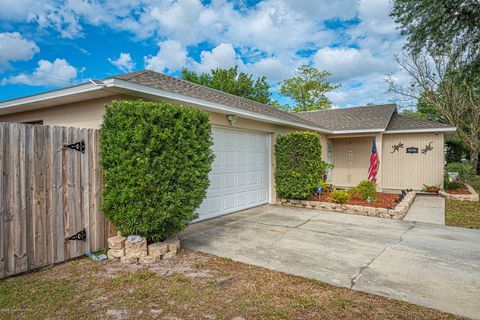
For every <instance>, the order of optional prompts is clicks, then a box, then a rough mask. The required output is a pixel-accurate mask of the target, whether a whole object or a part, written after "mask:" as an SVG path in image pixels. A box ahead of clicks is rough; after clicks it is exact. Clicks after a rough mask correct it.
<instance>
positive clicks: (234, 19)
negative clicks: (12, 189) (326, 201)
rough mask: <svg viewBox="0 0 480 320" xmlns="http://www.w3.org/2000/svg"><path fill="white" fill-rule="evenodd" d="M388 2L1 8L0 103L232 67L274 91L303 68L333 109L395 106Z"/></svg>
mask: <svg viewBox="0 0 480 320" xmlns="http://www.w3.org/2000/svg"><path fill="white" fill-rule="evenodd" d="M389 10H390V3H389V1H388V0H342V1H329V0H322V1H315V0H267V1H252V0H250V1H246V0H245V1H226V0H211V1H199V0H179V1H163V0H141V1H132V0H115V1H101V0H67V1H56V0H22V1H18V0H2V1H0V101H3V100H6V99H11V98H16V97H20V96H24V95H30V94H35V93H39V92H43V91H47V90H52V89H56V88H59V87H65V86H69V85H73V84H77V83H81V82H85V81H87V80H88V79H101V78H105V77H109V76H112V75H115V74H119V73H124V72H129V71H135V70H141V69H151V70H155V71H159V72H163V73H167V74H171V75H178V71H179V69H181V68H182V67H187V68H189V69H193V70H196V71H199V72H208V71H209V70H211V69H213V68H217V67H220V68H225V67H232V66H234V65H238V66H239V69H240V70H241V71H245V72H248V73H251V74H254V75H255V76H263V75H265V76H267V78H268V79H269V81H270V82H271V84H272V92H273V95H274V97H275V98H277V99H278V98H280V100H281V101H286V100H284V99H282V97H280V96H279V95H278V94H277V93H276V83H277V82H278V81H281V80H283V79H285V78H288V77H290V76H292V75H293V74H294V72H295V69H296V68H298V67H299V66H300V65H302V64H309V65H312V66H315V67H317V68H319V69H321V70H328V71H330V72H331V73H332V76H331V79H330V80H331V81H333V82H338V83H340V84H341V87H340V88H339V89H336V90H335V91H334V92H332V93H330V94H329V98H330V99H331V100H332V101H333V103H334V105H335V106H338V107H345V106H355V105H362V104H366V103H387V102H394V99H393V97H392V96H390V95H389V94H386V93H385V91H386V82H385V77H386V75H387V74H389V75H392V76H393V77H395V78H396V79H397V81H399V82H402V81H406V80H405V79H406V78H405V75H404V74H402V72H401V71H400V70H399V68H398V67H397V65H396V63H395V62H394V59H393V58H394V55H395V54H398V53H400V51H401V48H402V46H403V44H404V39H403V38H402V37H401V36H400V35H399V32H398V30H397V29H396V25H395V24H394V22H393V21H392V19H391V18H390V17H389V15H388V13H389Z"/></svg>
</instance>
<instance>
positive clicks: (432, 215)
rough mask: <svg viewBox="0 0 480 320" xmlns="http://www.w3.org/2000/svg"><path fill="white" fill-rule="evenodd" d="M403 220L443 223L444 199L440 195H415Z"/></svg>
mask: <svg viewBox="0 0 480 320" xmlns="http://www.w3.org/2000/svg"><path fill="white" fill-rule="evenodd" d="M403 220H405V221H419V222H426V223H435V224H441V225H442V226H444V225H445V199H444V198H443V197H441V196H436V195H435V196H433V195H417V196H416V197H415V201H414V202H413V204H412V206H411V207H410V209H408V212H407V215H406V216H405V218H403Z"/></svg>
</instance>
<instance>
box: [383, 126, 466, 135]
mask: <svg viewBox="0 0 480 320" xmlns="http://www.w3.org/2000/svg"><path fill="white" fill-rule="evenodd" d="M455 131H457V128H456V127H445V128H423V129H403V130H386V131H385V134H392V133H422V132H455Z"/></svg>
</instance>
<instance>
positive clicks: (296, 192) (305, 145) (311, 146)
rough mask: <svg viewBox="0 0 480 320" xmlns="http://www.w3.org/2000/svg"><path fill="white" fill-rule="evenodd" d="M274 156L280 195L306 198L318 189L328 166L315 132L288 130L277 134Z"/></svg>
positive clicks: (276, 182) (277, 187) (291, 197)
mask: <svg viewBox="0 0 480 320" xmlns="http://www.w3.org/2000/svg"><path fill="white" fill-rule="evenodd" d="M275 159H276V166H275V184H276V189H277V192H278V194H279V195H280V196H281V197H282V198H290V199H306V198H308V197H309V196H311V195H313V194H315V192H317V189H318V185H320V184H321V183H322V177H323V174H324V173H325V170H326V167H327V164H326V163H325V162H324V161H323V160H322V146H321V144H320V137H319V136H318V134H316V133H314V132H291V133H288V134H285V135H280V136H278V137H277V143H276V145H275Z"/></svg>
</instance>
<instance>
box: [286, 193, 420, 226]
mask: <svg viewBox="0 0 480 320" xmlns="http://www.w3.org/2000/svg"><path fill="white" fill-rule="evenodd" d="M415 196H416V192H414V191H411V192H408V193H407V195H406V196H405V197H404V198H403V200H402V201H401V202H400V203H399V204H398V205H397V206H396V207H395V209H385V208H374V207H368V206H357V205H351V204H339V203H332V202H321V201H309V200H292V199H280V201H278V202H277V204H278V205H282V206H289V207H296V208H307V209H318V210H324V211H334V212H340V213H348V214H358V215H362V216H369V217H379V218H387V219H395V220H402V219H403V217H405V215H406V214H407V211H408V209H409V208H410V206H411V205H412V203H413V201H414V200H415Z"/></svg>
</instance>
